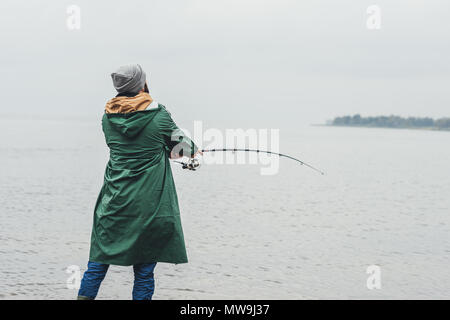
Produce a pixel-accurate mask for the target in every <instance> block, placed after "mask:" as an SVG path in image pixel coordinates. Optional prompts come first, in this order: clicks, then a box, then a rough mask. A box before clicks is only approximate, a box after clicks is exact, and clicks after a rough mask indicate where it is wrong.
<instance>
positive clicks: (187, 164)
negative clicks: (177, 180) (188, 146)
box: [176, 158, 200, 171]
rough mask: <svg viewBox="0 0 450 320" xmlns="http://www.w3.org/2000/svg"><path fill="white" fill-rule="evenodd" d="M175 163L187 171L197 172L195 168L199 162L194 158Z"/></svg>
mask: <svg viewBox="0 0 450 320" xmlns="http://www.w3.org/2000/svg"><path fill="white" fill-rule="evenodd" d="M176 162H178V163H180V164H181V167H182V168H183V169H188V170H192V171H195V170H197V168H199V167H200V161H198V159H196V158H192V159H189V161H188V162H180V161H176Z"/></svg>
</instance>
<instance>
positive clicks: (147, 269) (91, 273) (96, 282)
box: [78, 261, 156, 300]
mask: <svg viewBox="0 0 450 320" xmlns="http://www.w3.org/2000/svg"><path fill="white" fill-rule="evenodd" d="M155 266H156V262H155V263H141V264H135V265H134V266H133V270H134V285H133V300H152V296H153V292H154V291H155V279H154V277H153V270H154V269H155ZM108 268H109V264H103V263H97V262H92V261H89V262H88V269H87V270H86V272H85V273H84V276H83V279H82V280H81V286H80V290H79V291H78V298H84V299H95V297H96V296H97V293H98V289H99V288H100V284H101V283H102V281H103V279H104V278H105V276H106V272H107V271H108Z"/></svg>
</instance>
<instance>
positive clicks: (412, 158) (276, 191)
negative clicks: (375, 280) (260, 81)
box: [0, 118, 450, 299]
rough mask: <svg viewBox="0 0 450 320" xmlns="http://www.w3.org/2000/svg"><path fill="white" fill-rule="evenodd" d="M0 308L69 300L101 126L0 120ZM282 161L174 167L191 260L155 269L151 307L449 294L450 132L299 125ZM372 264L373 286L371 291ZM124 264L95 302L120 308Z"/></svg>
mask: <svg viewBox="0 0 450 320" xmlns="http://www.w3.org/2000/svg"><path fill="white" fill-rule="evenodd" d="M0 133H1V137H2V139H1V141H0V152H1V157H0V168H1V175H0V212H1V215H0V299H73V298H75V296H76V293H77V290H75V289H68V288H67V286H66V281H67V279H68V277H69V276H70V275H69V274H68V273H66V268H67V267H68V266H70V265H77V266H80V268H81V271H82V272H83V271H84V270H85V267H86V263H87V258H88V252H89V240H90V232H91V223H92V212H93V207H94V204H95V200H96V197H97V195H98V192H99V190H100V187H101V183H102V179H103V172H104V168H105V164H106V161H107V157H108V150H107V148H106V146H105V144H104V141H103V136H102V132H101V128H100V123H99V121H98V122H92V121H70V120H44V119H41V120H30V119H29V120H17V119H11V118H10V119H5V118H4V119H2V120H0ZM280 139H281V152H285V153H288V154H291V155H292V156H297V157H299V158H301V159H302V160H304V161H307V162H309V163H311V164H313V165H315V166H317V167H319V168H321V169H323V170H324V171H325V172H326V175H325V176H321V175H319V174H317V173H316V172H314V171H312V170H310V169H308V168H306V167H302V166H300V165H298V163H295V162H294V161H291V160H287V159H282V160H280V171H279V173H278V174H277V175H273V176H262V175H260V168H259V166H258V165H204V166H202V167H201V168H200V170H199V171H197V172H188V171H185V170H182V169H181V168H180V167H179V166H177V165H176V164H174V165H173V170H174V176H175V183H176V186H177V189H178V195H179V200H180V208H181V215H182V221H183V228H184V233H185V240H186V245H187V250H188V257H189V260H190V261H189V263H188V264H181V265H171V264H163V263H161V264H158V265H157V267H156V270H155V278H156V291H155V295H154V299H232V298H237V299H332V298H337V299H360V298H364V299H365V298H367V299H382V298H388V299H394V298H395V299H402V298H406V299H412V298H425V299H429V298H446V299H449V298H450V272H449V265H450V147H449V146H450V132H436V131H419V130H417V131H414V130H395V129H366V128H337V127H314V126H308V127H301V128H298V129H292V130H283V129H281V131H280ZM370 265H378V266H379V267H380V270H381V289H373V290H369V289H368V288H367V285H366V281H367V278H368V277H369V275H368V274H367V273H366V270H367V267H368V266H370ZM132 282H133V274H132V268H131V267H119V266H113V267H111V268H110V272H109V273H108V275H107V277H106V279H105V281H104V282H103V285H102V287H101V289H100V292H99V296H98V299H129V298H130V297H131V288H132Z"/></svg>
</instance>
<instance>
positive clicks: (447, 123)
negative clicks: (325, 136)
mask: <svg viewBox="0 0 450 320" xmlns="http://www.w3.org/2000/svg"><path fill="white" fill-rule="evenodd" d="M331 125H333V126H355V127H384V128H430V129H440V130H450V118H440V119H436V120H435V119H432V118H428V117H425V118H416V117H408V118H403V117H399V116H394V115H391V116H377V117H361V115H359V114H355V115H354V116H343V117H336V118H334V119H333V120H332V121H331Z"/></svg>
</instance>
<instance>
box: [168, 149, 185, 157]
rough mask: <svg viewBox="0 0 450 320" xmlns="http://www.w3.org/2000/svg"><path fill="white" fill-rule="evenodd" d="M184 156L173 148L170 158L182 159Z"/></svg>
mask: <svg viewBox="0 0 450 320" xmlns="http://www.w3.org/2000/svg"><path fill="white" fill-rule="evenodd" d="M180 158H182V156H180V154H179V153H178V152H173V150H172V151H171V152H170V159H180Z"/></svg>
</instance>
